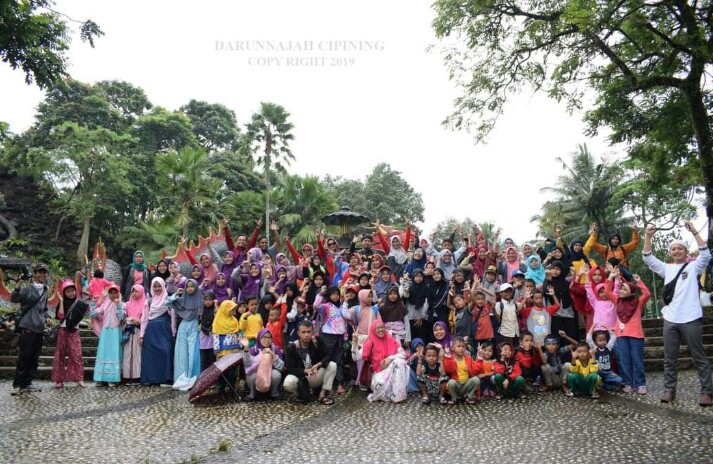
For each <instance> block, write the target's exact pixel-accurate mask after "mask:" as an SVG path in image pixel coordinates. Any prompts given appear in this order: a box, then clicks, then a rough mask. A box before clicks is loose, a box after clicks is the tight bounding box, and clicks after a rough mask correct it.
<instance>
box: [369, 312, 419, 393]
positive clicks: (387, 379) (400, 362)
mask: <svg viewBox="0 0 713 464" xmlns="http://www.w3.org/2000/svg"><path fill="white" fill-rule="evenodd" d="M361 356H362V359H364V360H365V361H369V362H370V363H371V367H372V369H373V371H374V376H373V377H372V379H371V390H372V393H371V394H370V395H369V396H368V397H367V399H368V400H369V401H393V402H394V403H401V402H403V401H406V395H407V389H408V381H409V374H408V371H409V367H408V363H407V362H406V353H405V352H404V349H403V348H402V347H401V345H399V343H398V342H397V341H396V340H395V339H394V338H393V337H392V336H391V334H389V332H388V331H387V330H386V326H384V323H383V322H382V321H380V320H378V319H377V320H375V321H373V322H372V323H371V327H369V337H368V338H367V340H366V342H364V346H363V347H362V351H361Z"/></svg>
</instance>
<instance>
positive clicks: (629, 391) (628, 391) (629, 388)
mask: <svg viewBox="0 0 713 464" xmlns="http://www.w3.org/2000/svg"><path fill="white" fill-rule="evenodd" d="M621 391H623V392H624V393H631V392H632V391H633V389H632V388H631V387H630V386H628V385H624V388H622V389H621Z"/></svg>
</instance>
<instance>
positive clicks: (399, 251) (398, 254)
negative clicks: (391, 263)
mask: <svg viewBox="0 0 713 464" xmlns="http://www.w3.org/2000/svg"><path fill="white" fill-rule="evenodd" d="M394 240H398V241H399V247H398V248H395V247H394ZM392 256H393V257H394V260H395V261H396V262H397V263H398V264H401V265H403V264H405V263H406V261H408V254H406V250H404V249H403V247H402V246H401V240H400V239H399V238H398V237H397V236H396V235H394V236H393V237H391V250H390V251H389V257H392Z"/></svg>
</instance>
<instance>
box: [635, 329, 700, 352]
mask: <svg viewBox="0 0 713 464" xmlns="http://www.w3.org/2000/svg"><path fill="white" fill-rule="evenodd" d="M703 343H704V344H706V345H709V344H713V333H711V332H709V333H704V334H703ZM657 346H663V337H662V336H660V335H659V336H657V337H646V339H644V349H647V348H652V347H657Z"/></svg>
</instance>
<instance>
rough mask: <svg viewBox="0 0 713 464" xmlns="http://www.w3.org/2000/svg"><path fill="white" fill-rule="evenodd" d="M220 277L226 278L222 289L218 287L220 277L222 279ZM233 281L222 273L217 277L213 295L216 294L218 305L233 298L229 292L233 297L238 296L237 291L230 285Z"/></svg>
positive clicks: (213, 286)
mask: <svg viewBox="0 0 713 464" xmlns="http://www.w3.org/2000/svg"><path fill="white" fill-rule="evenodd" d="M220 276H223V277H225V285H223V286H222V287H221V286H220V285H218V277H220ZM231 281H232V279H230V278H229V277H227V276H226V275H225V274H224V273H222V272H220V273H218V275H217V276H215V282H213V285H212V287H211V289H212V290H213V293H215V299H216V300H217V302H218V305H220V303H222V302H223V301H225V300H229V299H230V298H231V295H230V294H228V290H230V291H232V292H233V295H232V296H236V295H235V290H234V289H233V287H232V286H231V285H230V283H231Z"/></svg>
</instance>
